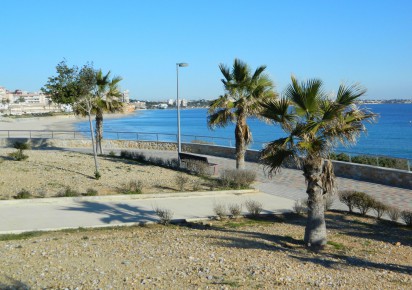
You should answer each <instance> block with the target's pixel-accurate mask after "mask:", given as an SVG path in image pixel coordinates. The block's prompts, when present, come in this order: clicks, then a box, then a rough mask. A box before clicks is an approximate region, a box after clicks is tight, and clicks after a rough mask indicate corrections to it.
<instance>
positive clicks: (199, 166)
mask: <svg viewBox="0 0 412 290" xmlns="http://www.w3.org/2000/svg"><path fill="white" fill-rule="evenodd" d="M185 163H186V168H187V170H189V171H190V172H192V173H194V174H196V175H201V176H210V175H211V173H210V168H209V165H208V164H207V163H206V162H203V161H199V160H188V161H186V162H185Z"/></svg>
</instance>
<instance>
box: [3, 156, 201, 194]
mask: <svg viewBox="0 0 412 290" xmlns="http://www.w3.org/2000/svg"><path fill="white" fill-rule="evenodd" d="M14 151H15V150H14V149H10V148H9V149H0V156H1V158H2V159H1V164H0V199H9V198H12V197H13V196H15V195H17V193H19V192H20V191H22V190H23V189H24V190H26V191H28V192H30V193H31V194H32V195H34V196H35V197H50V196H56V195H58V194H59V193H61V192H62V191H63V190H65V189H66V188H67V187H68V186H69V187H71V189H72V190H74V191H78V192H79V193H83V194H84V193H86V191H87V189H94V190H96V191H97V192H98V194H99V195H107V194H117V193H119V192H121V191H122V189H124V187H125V186H126V185H127V184H130V182H140V183H141V184H142V186H143V189H142V191H143V193H156V192H173V191H177V190H179V189H180V188H179V185H178V184H177V183H176V175H177V174H178V173H177V172H176V171H173V170H169V169H165V168H160V167H155V166H150V165H142V164H139V163H137V162H135V161H131V160H124V159H119V158H115V157H107V156H105V157H99V165H100V173H101V175H102V177H101V178H100V179H99V180H96V179H94V163H93V162H94V161H93V157H92V156H91V155H88V154H82V153H76V152H69V151H61V150H27V151H25V154H26V155H28V156H29V158H28V159H26V160H23V161H15V160H13V159H12V158H10V157H9V156H8V154H9V153H11V152H14ZM179 174H183V175H185V176H187V179H188V182H186V183H185V188H184V190H187V191H190V190H193V189H194V188H195V189H197V190H202V189H207V188H208V184H207V182H205V181H204V180H202V179H200V178H199V177H196V176H193V175H187V174H184V173H179ZM123 191H124V190H123Z"/></svg>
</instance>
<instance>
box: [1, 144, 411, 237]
mask: <svg viewBox="0 0 412 290" xmlns="http://www.w3.org/2000/svg"><path fill="white" fill-rule="evenodd" d="M77 151H83V152H85V151H86V152H88V151H90V150H85V149H82V150H81V149H79V150H77ZM136 151H140V152H143V153H145V154H146V155H147V156H156V157H162V158H176V157H177V154H176V152H170V151H153V150H136ZM208 158H209V160H210V161H211V162H214V163H217V164H219V170H223V169H225V168H235V161H234V160H232V159H227V158H219V157H210V156H208ZM246 166H247V168H248V169H250V170H254V171H256V172H257V175H258V182H257V183H256V184H255V188H256V189H258V190H260V191H261V192H255V193H242V194H236V193H233V192H232V193H229V192H225V193H216V192H208V193H201V194H197V195H194V193H187V194H185V193H183V194H171V195H163V194H162V195H161V196H155V195H141V196H138V197H136V196H113V197H103V196H102V197H100V196H97V197H83V198H58V199H39V200H33V201H30V202H27V200H25V201H21V200H9V201H1V202H0V234H1V233H9V232H15V233H16V232H22V231H30V230H50V229H61V228H77V227H93V226H97V227H101V226H111V225H119V224H123V225H125V224H131V223H132V224H134V223H140V222H152V221H156V220H157V217H156V216H155V213H154V210H153V209H154V208H155V207H157V206H158V207H161V208H165V209H170V210H171V211H172V212H173V213H174V216H173V218H175V219H199V218H208V217H210V216H212V215H213V207H214V205H215V204H230V203H243V202H244V201H245V200H248V199H253V200H257V201H259V202H261V203H262V204H263V208H264V212H266V213H271V212H283V211H287V210H291V209H292V207H293V204H294V201H295V200H297V199H302V198H305V197H306V193H305V191H306V185H305V181H304V178H303V176H302V172H301V171H299V170H293V169H283V170H281V172H279V173H278V174H276V175H273V177H272V178H271V179H269V178H267V176H266V174H265V172H264V170H263V167H262V166H261V165H258V164H256V163H247V164H246ZM337 182H338V188H339V190H342V189H356V190H359V191H364V192H366V193H368V194H370V195H372V196H374V197H376V198H377V199H380V200H382V201H384V202H385V203H386V204H390V205H395V206H398V207H400V208H404V209H406V208H408V209H412V190H407V189H401V188H396V187H390V186H384V185H379V184H373V183H369V182H362V181H356V180H351V179H346V178H338V179H337ZM334 207H335V208H345V207H344V206H343V205H342V204H340V203H339V202H335V205H334ZM243 210H244V213H246V211H245V209H243Z"/></svg>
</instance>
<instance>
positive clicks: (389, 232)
mask: <svg viewBox="0 0 412 290" xmlns="http://www.w3.org/2000/svg"><path fill="white" fill-rule="evenodd" d="M279 222H282V223H286V224H290V225H295V226H298V227H300V229H299V230H297V231H296V232H299V233H301V234H302V238H303V232H304V227H305V224H306V219H305V218H304V217H300V216H297V215H295V214H285V215H283V216H280V217H273V216H272V217H266V218H263V219H255V220H253V219H247V220H246V222H245V221H243V222H242V221H239V222H236V221H234V222H232V221H227V222H222V223H220V224H218V225H217V226H213V225H212V226H207V225H198V224H191V223H187V224H184V226H186V227H190V228H197V229H200V230H214V231H220V232H225V233H226V235H224V237H222V236H221V235H213V234H211V235H210V236H209V237H210V238H211V239H213V240H214V241H213V243H214V244H216V245H218V246H224V247H230V248H242V249H259V250H267V251H282V252H285V253H286V254H287V255H288V256H289V257H290V258H293V259H297V260H299V261H301V262H303V263H313V264H317V265H320V266H323V267H325V268H336V269H341V268H343V267H347V266H353V267H359V268H372V269H378V270H387V271H393V272H399V273H403V274H409V275H410V274H412V266H410V265H401V264H394V263H377V262H374V261H371V260H368V259H367V258H363V256H365V255H364V253H365V252H364V251H368V250H369V249H368V247H367V246H364V245H367V243H368V240H369V239H371V240H375V241H381V242H385V243H389V244H392V245H393V244H394V243H397V242H400V243H401V244H402V245H404V246H409V247H410V246H411V244H412V243H411V242H412V239H411V236H412V235H411V233H412V229H410V228H407V227H405V226H402V225H396V224H394V223H391V222H386V221H375V220H374V219H373V218H364V217H359V216H356V215H348V214H341V213H328V214H326V223H327V227H328V229H329V230H332V229H333V232H334V233H335V234H339V235H345V236H347V237H349V238H352V239H351V240H356V242H355V245H353V247H356V249H355V250H354V249H353V248H345V247H344V246H342V247H338V248H334V247H335V245H336V246H340V244H339V243H334V242H331V245H330V246H328V247H327V248H326V249H323V250H320V251H311V250H309V249H307V248H306V247H305V246H304V244H303V241H302V240H301V239H296V238H293V237H291V236H287V235H276V234H268V233H263V232H257V231H253V230H252V231H249V230H248V229H245V228H244V226H247V225H259V224H268V223H270V224H271V226H274V227H276V223H279ZM254 229H255V228H254ZM296 232H295V233H294V234H296ZM291 234H292V233H291ZM295 236H296V235H295ZM194 238H196V237H195V236H194ZM353 238H355V239H353ZM332 243H333V244H332ZM392 245H391V246H392ZM348 247H350V246H348Z"/></svg>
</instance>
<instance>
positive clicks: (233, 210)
mask: <svg viewBox="0 0 412 290" xmlns="http://www.w3.org/2000/svg"><path fill="white" fill-rule="evenodd" d="M228 210H229V213H230V215H231V217H232V218H237V217H238V216H240V214H241V213H242V204H236V203H232V204H229V206H228Z"/></svg>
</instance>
